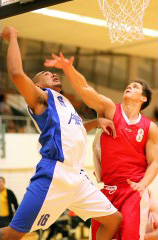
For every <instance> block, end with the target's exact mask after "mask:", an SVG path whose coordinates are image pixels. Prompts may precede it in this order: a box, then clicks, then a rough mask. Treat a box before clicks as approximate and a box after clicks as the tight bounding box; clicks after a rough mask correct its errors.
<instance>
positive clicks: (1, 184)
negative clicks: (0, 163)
mask: <svg viewBox="0 0 158 240" xmlns="http://www.w3.org/2000/svg"><path fill="white" fill-rule="evenodd" d="M4 188H5V179H4V177H0V191H3V190H4Z"/></svg>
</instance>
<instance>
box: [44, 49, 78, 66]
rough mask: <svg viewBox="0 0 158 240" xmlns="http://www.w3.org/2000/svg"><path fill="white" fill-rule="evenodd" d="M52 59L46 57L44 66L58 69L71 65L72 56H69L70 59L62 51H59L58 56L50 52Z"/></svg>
mask: <svg viewBox="0 0 158 240" xmlns="http://www.w3.org/2000/svg"><path fill="white" fill-rule="evenodd" d="M52 58H53V59H46V60H45V63H44V66H45V67H55V68H59V69H63V68H66V67H68V66H71V65H72V64H73V61H74V57H71V58H70V59H66V58H65V57H64V56H63V54H62V53H60V57H58V56H57V55H55V54H52Z"/></svg>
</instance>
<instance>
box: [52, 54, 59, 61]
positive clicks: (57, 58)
mask: <svg viewBox="0 0 158 240" xmlns="http://www.w3.org/2000/svg"><path fill="white" fill-rule="evenodd" d="M52 57H53V58H54V59H56V60H60V57H58V56H57V55H55V54H52Z"/></svg>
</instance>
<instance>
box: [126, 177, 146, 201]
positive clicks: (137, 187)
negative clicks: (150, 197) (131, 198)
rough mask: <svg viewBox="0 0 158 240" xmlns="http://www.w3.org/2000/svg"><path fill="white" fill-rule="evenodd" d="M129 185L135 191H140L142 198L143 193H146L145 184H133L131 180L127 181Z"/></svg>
mask: <svg viewBox="0 0 158 240" xmlns="http://www.w3.org/2000/svg"><path fill="white" fill-rule="evenodd" d="M127 183H128V184H129V185H130V186H131V188H133V190H134V191H138V192H139V194H140V196H141V197H142V195H143V192H144V190H145V188H146V187H145V186H144V184H143V183H141V182H138V183H136V182H132V181H131V180H129V179H127Z"/></svg>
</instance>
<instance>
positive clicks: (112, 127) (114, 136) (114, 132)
mask: <svg viewBox="0 0 158 240" xmlns="http://www.w3.org/2000/svg"><path fill="white" fill-rule="evenodd" d="M110 127H111V130H112V136H113V138H116V137H117V134H116V129H115V126H114V124H113V122H112V123H111V126H110Z"/></svg>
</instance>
